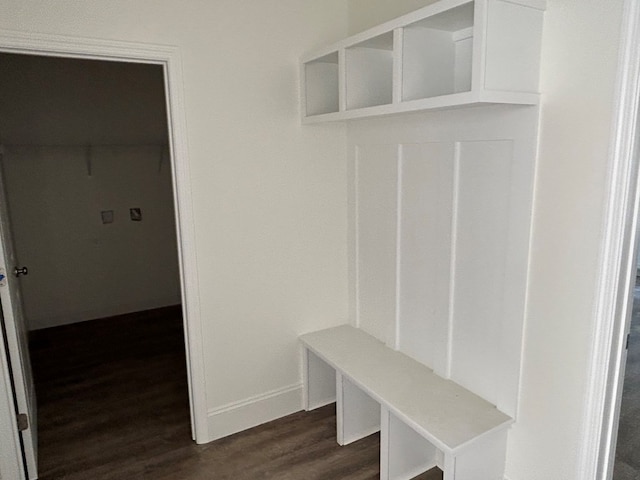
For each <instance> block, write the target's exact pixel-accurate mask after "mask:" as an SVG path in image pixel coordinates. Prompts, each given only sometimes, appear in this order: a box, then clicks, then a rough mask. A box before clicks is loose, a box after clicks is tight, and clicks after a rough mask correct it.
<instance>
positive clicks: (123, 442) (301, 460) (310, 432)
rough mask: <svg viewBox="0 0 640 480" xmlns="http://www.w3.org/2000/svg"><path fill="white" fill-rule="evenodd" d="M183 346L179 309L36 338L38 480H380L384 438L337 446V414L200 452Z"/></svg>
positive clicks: (275, 425) (429, 476)
mask: <svg viewBox="0 0 640 480" xmlns="http://www.w3.org/2000/svg"><path fill="white" fill-rule="evenodd" d="M182 338H183V337H182V321H181V318H180V309H179V308H177V307H176V308H168V309H162V310H157V311H152V312H144V313H140V314H135V315H126V316H122V317H116V318H110V319H105V320H97V321H92V322H85V323H81V324H75V325H70V326H64V327H57V328H52V329H47V330H40V331H37V332H33V335H32V341H31V354H32V361H33V367H34V375H35V379H36V391H37V395H38V412H39V418H38V421H39V431H38V433H39V449H40V452H39V469H40V479H41V480H52V479H65V480H87V479H91V480H111V479H119V480H120V479H128V480H135V479H154V480H169V479H181V480H182V479H183V480H201V479H202V480H205V479H215V480H225V479H229V480H231V479H234V480H258V479H278V480H298V479H305V480H314V479H315V480H343V479H344V480H374V479H377V478H379V443H380V440H379V436H378V435H372V436H370V437H367V438H366V439H363V440H361V441H359V442H356V443H354V444H351V445H348V446H345V447H339V446H338V445H337V444H336V442H335V408H334V407H333V406H329V407H325V408H322V409H319V410H317V411H314V412H309V413H307V412H300V413H296V414H294V415H291V416H288V417H285V418H283V419H280V420H277V421H275V422H271V423H268V424H265V425H262V426H260V427H257V428H254V429H252V430H249V431H246V432H242V433H239V434H237V435H233V436H231V437H227V438H224V439H222V440H219V441H217V442H213V443H210V444H207V445H196V444H195V443H193V442H192V441H191V437H190V427H189V407H188V398H187V379H186V367H185V361H184V358H185V357H184V344H183V339H182ZM417 479H420V480H440V479H442V473H441V472H440V471H439V470H437V469H436V470H434V471H431V472H428V473H426V474H423V475H421V476H420V477H417Z"/></svg>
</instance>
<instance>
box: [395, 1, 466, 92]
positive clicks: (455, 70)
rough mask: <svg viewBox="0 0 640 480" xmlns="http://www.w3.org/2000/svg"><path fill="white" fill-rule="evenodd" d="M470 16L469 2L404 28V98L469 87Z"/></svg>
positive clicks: (461, 90) (462, 89)
mask: <svg viewBox="0 0 640 480" xmlns="http://www.w3.org/2000/svg"><path fill="white" fill-rule="evenodd" d="M473 18H474V3H473V2H470V3H465V4H463V5H460V6H458V7H456V8H453V9H451V10H447V11H445V12H442V13H440V14H437V15H433V16H431V17H428V18H425V19H423V20H420V21H419V22H416V23H413V24H411V25H407V26H406V27H405V28H404V32H403V33H404V35H403V39H404V41H403V58H402V72H403V75H402V100H403V101H411V100H418V99H423V98H430V97H437V96H440V95H448V94H452V93H461V92H468V91H470V90H471V71H472V57H473V27H474V21H473Z"/></svg>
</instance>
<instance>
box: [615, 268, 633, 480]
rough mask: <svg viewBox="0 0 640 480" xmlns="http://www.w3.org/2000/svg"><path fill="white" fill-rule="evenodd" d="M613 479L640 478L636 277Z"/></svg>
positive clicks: (627, 479)
mask: <svg viewBox="0 0 640 480" xmlns="http://www.w3.org/2000/svg"><path fill="white" fill-rule="evenodd" d="M613 479H614V480H640V285H639V284H638V282H637V280H636V287H635V290H634V292H633V316H632V318H631V337H630V339H629V352H628V354H627V368H626V372H625V377H624V390H623V393H622V407H621V409H620V427H619V431H618V446H617V450H616V463H615V468H614V474H613Z"/></svg>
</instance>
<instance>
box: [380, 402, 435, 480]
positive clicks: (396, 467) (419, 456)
mask: <svg viewBox="0 0 640 480" xmlns="http://www.w3.org/2000/svg"><path fill="white" fill-rule="evenodd" d="M381 427H382V428H381V431H380V480H409V479H411V478H414V477H416V476H418V475H420V474H421V473H424V472H426V471H427V470H430V469H432V468H433V467H435V466H437V465H438V449H437V448H436V447H435V446H434V445H432V444H431V443H430V442H429V441H427V440H426V439H425V438H423V437H422V436H421V435H419V434H418V433H416V431H415V430H413V429H412V428H411V427H408V426H407V425H405V424H404V423H403V422H401V421H400V420H398V419H397V418H396V417H395V416H394V415H393V414H392V413H391V412H390V411H389V410H388V409H386V408H385V407H382V409H381Z"/></svg>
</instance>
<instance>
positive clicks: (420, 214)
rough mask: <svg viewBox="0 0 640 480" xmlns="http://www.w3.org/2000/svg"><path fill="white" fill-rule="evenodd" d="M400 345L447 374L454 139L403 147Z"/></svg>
mask: <svg viewBox="0 0 640 480" xmlns="http://www.w3.org/2000/svg"><path fill="white" fill-rule="evenodd" d="M401 153H402V158H401V163H400V167H401V177H402V182H401V183H400V186H401V189H400V202H401V208H400V218H401V221H400V229H399V237H400V249H399V253H400V255H399V272H398V273H399V305H398V307H399V311H398V314H399V318H400V319H401V321H402V323H401V324H398V326H399V327H401V328H398V331H397V334H398V335H397V345H396V346H397V347H398V348H399V349H400V350H402V351H403V352H405V353H407V354H409V355H411V356H412V357H414V358H415V359H417V360H419V361H421V362H422V363H425V364H427V365H430V366H431V367H432V368H433V369H434V370H435V371H436V372H438V373H439V374H441V375H442V374H446V372H447V362H446V359H447V337H448V331H449V328H448V325H447V322H444V321H442V320H443V319H447V318H448V315H449V291H450V279H451V276H450V269H451V227H452V221H451V219H452V215H453V195H452V192H453V183H454V155H455V145H454V144H453V143H446V142H442V143H422V144H411V145H409V144H405V145H403V146H402V151H401Z"/></svg>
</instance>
